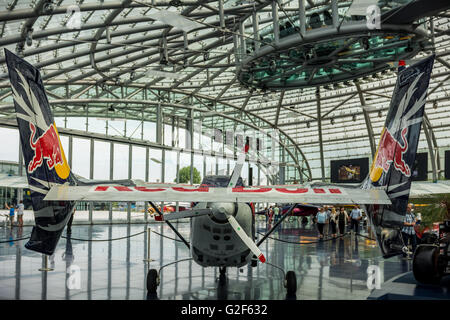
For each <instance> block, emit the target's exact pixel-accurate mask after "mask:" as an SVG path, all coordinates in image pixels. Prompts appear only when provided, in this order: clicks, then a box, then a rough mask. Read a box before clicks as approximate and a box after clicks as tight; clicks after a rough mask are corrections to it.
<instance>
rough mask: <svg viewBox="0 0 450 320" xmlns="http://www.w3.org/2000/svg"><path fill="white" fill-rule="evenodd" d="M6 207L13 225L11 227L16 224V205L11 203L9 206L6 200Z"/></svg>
mask: <svg viewBox="0 0 450 320" xmlns="http://www.w3.org/2000/svg"><path fill="white" fill-rule="evenodd" d="M5 207H6V209H7V210H9V223H10V225H11V227H12V226H13V224H14V206H13V205H12V204H11V206H9V205H8V204H7V203H6V202H5Z"/></svg>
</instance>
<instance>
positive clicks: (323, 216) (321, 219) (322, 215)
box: [316, 207, 327, 239]
mask: <svg viewBox="0 0 450 320" xmlns="http://www.w3.org/2000/svg"><path fill="white" fill-rule="evenodd" d="M316 219H317V230H318V231H319V239H323V229H324V226H325V224H326V222H327V213H326V212H325V209H324V208H323V207H320V208H319V212H317V215H316Z"/></svg>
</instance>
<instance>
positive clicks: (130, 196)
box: [44, 184, 391, 205]
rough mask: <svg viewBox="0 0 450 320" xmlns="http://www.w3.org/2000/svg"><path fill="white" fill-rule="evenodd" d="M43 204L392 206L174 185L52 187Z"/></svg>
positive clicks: (297, 191)
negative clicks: (109, 202) (252, 203)
mask: <svg viewBox="0 0 450 320" xmlns="http://www.w3.org/2000/svg"><path fill="white" fill-rule="evenodd" d="M44 200H46V201H100V202H102V201H187V202H211V201H214V202H275V203H300V202H308V203H315V204H329V203H333V204H354V203H356V204H380V205H381V204H391V201H390V199H389V197H388V196H387V195H386V192H385V191H384V190H376V189H374V190H361V189H351V188H344V187H335V186H332V187H325V186H321V187H311V186H298V185H295V186H286V185H283V186H262V187H235V188H216V187H207V186H186V185H177V184H173V185H171V186H168V185H167V184H145V185H140V186H134V187H133V186H123V185H113V184H109V185H94V186H69V185H55V186H53V187H52V188H51V189H50V191H49V192H48V193H47V195H46V197H45V198H44Z"/></svg>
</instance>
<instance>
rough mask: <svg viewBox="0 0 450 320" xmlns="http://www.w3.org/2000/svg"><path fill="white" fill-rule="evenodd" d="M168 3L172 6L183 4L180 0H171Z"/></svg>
mask: <svg viewBox="0 0 450 320" xmlns="http://www.w3.org/2000/svg"><path fill="white" fill-rule="evenodd" d="M169 5H170V6H172V7H179V6H181V5H183V3H182V2H181V1H180V0H171V1H170V2H169Z"/></svg>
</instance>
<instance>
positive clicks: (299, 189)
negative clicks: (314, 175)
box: [275, 188, 308, 193]
mask: <svg viewBox="0 0 450 320" xmlns="http://www.w3.org/2000/svg"><path fill="white" fill-rule="evenodd" d="M275 190H277V191H278V192H281V193H306V192H308V189H307V188H297V189H287V188H276V189H275Z"/></svg>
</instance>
